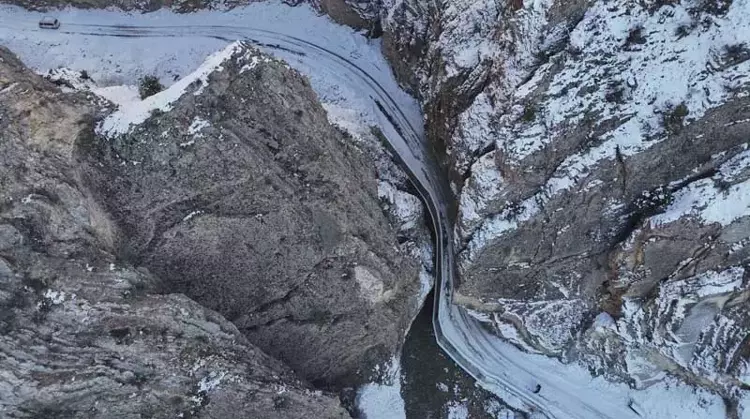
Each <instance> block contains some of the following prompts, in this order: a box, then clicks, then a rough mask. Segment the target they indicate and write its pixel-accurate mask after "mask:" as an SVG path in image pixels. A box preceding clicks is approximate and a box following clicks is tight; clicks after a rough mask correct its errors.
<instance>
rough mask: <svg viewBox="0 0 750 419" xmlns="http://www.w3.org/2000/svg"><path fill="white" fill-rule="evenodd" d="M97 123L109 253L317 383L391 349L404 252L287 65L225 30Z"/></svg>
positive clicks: (89, 166)
mask: <svg viewBox="0 0 750 419" xmlns="http://www.w3.org/2000/svg"><path fill="white" fill-rule="evenodd" d="M99 132H100V134H101V135H97V134H94V133H91V135H92V136H93V137H92V138H90V139H88V143H87V144H88V148H87V150H86V167H85V169H84V172H85V175H84V179H85V181H86V182H88V184H90V185H91V188H92V190H93V191H95V195H96V197H97V199H99V200H100V201H101V202H104V203H106V207H107V210H108V211H109V212H110V213H111V214H112V218H113V221H114V223H115V224H116V225H117V226H118V228H120V229H122V231H123V232H124V234H123V235H122V239H121V240H118V241H117V243H115V246H116V248H117V249H118V250H117V254H118V256H119V257H121V258H122V259H123V260H127V261H130V262H131V263H133V264H134V265H139V266H141V265H142V266H146V267H148V268H149V270H151V271H152V272H153V273H154V274H156V275H158V276H159V277H160V278H162V279H163V280H164V287H165V290H169V291H178V292H182V293H184V294H186V295H187V296H189V297H191V298H193V299H194V300H196V301H197V302H199V303H201V304H202V305H204V306H206V307H208V308H210V309H213V310H216V311H218V312H219V313H221V314H223V315H224V316H225V317H226V318H227V319H229V320H230V321H232V322H233V323H234V324H235V325H237V327H238V328H239V329H240V330H241V331H242V332H243V333H244V334H245V335H246V336H247V337H248V338H249V339H250V340H251V341H252V342H253V343H255V344H257V345H258V346H259V347H260V348H261V349H263V350H264V351H266V352H268V353H269V354H271V355H273V356H275V357H277V358H279V359H281V360H283V361H284V362H286V363H287V364H289V365H290V366H291V367H292V368H294V369H295V370H296V371H297V372H298V373H300V374H301V375H302V376H303V377H305V378H307V379H309V380H312V381H315V382H317V383H320V384H325V385H337V386H340V385H348V384H356V383H359V382H361V381H362V380H364V379H367V378H369V377H367V376H366V374H367V373H366V372H367V371H369V370H370V369H371V368H372V367H373V366H374V365H375V364H376V363H378V362H382V361H384V360H387V359H389V358H390V357H391V356H392V355H393V354H394V353H396V352H397V349H398V348H399V347H400V345H401V343H402V342H403V339H404V336H405V333H406V330H407V328H408V326H409V324H410V322H411V320H412V318H413V317H414V316H415V315H416V310H417V308H418V307H419V304H420V302H419V301H418V294H419V289H420V283H419V271H418V269H417V264H416V263H415V260H414V258H413V257H412V256H411V255H410V254H408V253H406V252H405V251H404V250H403V249H402V248H401V247H400V246H399V243H398V242H397V240H396V236H397V232H396V230H395V228H394V227H392V226H391V224H390V223H389V221H388V219H387V218H386V216H385V214H384V211H383V210H382V209H381V207H380V205H379V197H378V189H377V186H378V185H377V182H376V178H375V173H374V170H373V168H372V166H371V165H370V164H369V163H368V161H367V160H366V159H365V157H364V155H363V154H362V153H360V152H359V151H358V150H356V149H355V148H354V147H353V145H352V143H351V141H349V140H347V139H345V138H344V136H343V135H342V133H341V132H339V131H338V130H337V129H336V128H334V127H333V126H331V125H330V124H329V122H328V119H327V117H326V113H325V111H324V109H323V108H322V107H321V105H320V104H319V103H318V100H317V97H316V95H315V94H314V92H313V91H312V89H311V88H310V86H309V83H308V81H307V80H306V79H305V78H304V77H302V76H301V75H299V73H297V72H296V71H293V70H291V69H289V68H288V67H287V66H286V64H284V63H282V62H279V61H275V60H272V59H270V58H268V57H266V56H263V55H261V54H260V53H258V52H257V51H255V50H254V49H252V48H251V47H249V46H247V45H244V44H241V43H236V44H232V45H230V46H229V47H227V49H225V50H224V51H221V52H219V53H217V54H215V55H214V56H212V57H209V58H208V60H207V61H206V63H205V64H204V65H203V66H201V68H199V69H198V70H196V72H195V73H193V74H192V75H190V76H187V77H186V78H185V79H183V80H181V81H180V82H178V83H176V84H175V85H174V86H172V87H170V88H169V89H168V90H166V91H164V92H161V93H159V94H157V95H155V96H152V97H150V98H147V99H146V100H144V101H142V102H138V103H135V104H132V105H130V106H124V107H122V108H121V109H120V110H118V111H117V112H116V113H114V114H113V115H111V116H109V117H108V118H107V119H105V120H104V121H103V122H102V123H101V125H100V127H99ZM359 373H361V374H362V375H358V374H359Z"/></svg>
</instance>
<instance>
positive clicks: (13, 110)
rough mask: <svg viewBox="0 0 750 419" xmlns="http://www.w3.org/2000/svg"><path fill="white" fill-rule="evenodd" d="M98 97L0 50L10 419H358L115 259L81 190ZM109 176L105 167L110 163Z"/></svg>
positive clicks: (215, 317) (104, 218)
mask: <svg viewBox="0 0 750 419" xmlns="http://www.w3.org/2000/svg"><path fill="white" fill-rule="evenodd" d="M90 98H91V96H90V95H89V96H88V98H87V95H83V94H80V95H79V94H65V93H62V92H61V91H60V90H59V89H57V88H56V87H55V86H53V85H52V84H51V83H48V82H47V81H45V80H43V79H41V78H40V77H38V76H36V75H34V74H32V73H31V72H29V71H28V70H27V69H25V68H24V67H23V65H22V64H21V63H20V61H18V60H17V59H16V58H15V57H14V56H13V55H12V54H11V53H10V52H9V51H7V50H6V49H4V48H0V132H1V133H2V134H0V168H2V170H0V185H2V187H1V188H0V330H2V333H0V354H1V355H0V371H2V372H1V373H0V376H1V377H2V378H1V379H0V393H1V394H2V395H3V396H2V398H1V400H0V412H2V416H4V417H71V418H74V417H75V418H79V417H80V418H93V417H95V418H111V417H124V418H131V417H132V418H136V417H144V416H149V417H228V418H234V417H237V418H240V417H278V418H288V417H309V415H311V414H312V415H314V416H316V417H317V416H319V417H330V418H334V417H336V418H338V417H348V415H347V414H346V411H345V410H343V409H342V407H341V406H340V405H339V402H338V400H336V399H335V398H332V397H330V396H328V395H326V394H323V393H321V392H316V391H313V390H311V389H310V387H308V385H306V384H304V383H302V382H300V381H299V380H298V379H297V378H296V376H295V375H294V374H293V373H292V372H291V370H290V369H289V368H288V367H286V366H284V365H282V364H281V363H280V362H279V361H277V360H275V359H273V358H271V357H270V356H268V355H266V354H265V353H263V352H262V351H261V350H260V349H258V348H257V347H256V346H254V345H252V344H250V343H249V342H248V341H247V339H246V338H245V337H244V336H243V335H242V334H241V333H240V332H239V330H238V329H237V328H236V327H235V326H234V325H232V324H231V323H230V322H228V321H227V320H226V319H224V318H223V317H222V316H221V315H219V314H218V313H216V312H215V311H212V310H208V309H206V308H204V307H201V306H200V305H198V304H197V303H196V302H194V301H193V300H190V299H188V298H187V297H185V296H183V295H181V294H172V293H162V294H158V293H155V291H157V290H164V289H165V286H166V284H164V283H162V281H161V280H160V279H159V278H158V277H157V276H154V275H153V274H152V273H150V272H149V271H148V270H147V269H145V268H143V267H134V265H131V264H129V263H127V262H126V261H124V260H122V259H118V258H117V257H116V252H115V251H116V249H117V243H119V242H120V241H121V240H122V238H123V237H124V235H125V234H127V232H126V231H124V230H122V229H121V228H120V227H119V226H118V225H117V223H116V219H114V218H113V217H112V216H111V214H110V213H108V212H107V209H106V207H107V205H102V204H101V203H100V202H99V201H97V199H96V194H95V193H94V192H95V191H93V190H91V189H90V188H89V187H88V186H87V184H86V182H85V181H84V179H85V178H86V175H85V173H84V171H83V170H82V167H84V166H82V164H84V163H91V162H92V161H91V159H90V149H91V146H92V145H91V144H90V143H88V141H89V140H90V138H88V137H87V134H88V133H89V132H90V130H91V127H92V125H91V124H92V123H91V121H92V118H93V117H95V112H96V109H99V107H98V106H94V104H93V103H91V102H90V101H89V99H90ZM100 164H101V163H100Z"/></svg>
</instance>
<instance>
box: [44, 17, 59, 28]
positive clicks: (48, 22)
mask: <svg viewBox="0 0 750 419" xmlns="http://www.w3.org/2000/svg"><path fill="white" fill-rule="evenodd" d="M39 27H40V28H42V29H57V28H59V27H60V21H59V20H57V19H56V18H54V17H50V16H45V17H43V18H42V20H40V21H39Z"/></svg>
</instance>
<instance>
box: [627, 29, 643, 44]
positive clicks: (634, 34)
mask: <svg viewBox="0 0 750 419" xmlns="http://www.w3.org/2000/svg"><path fill="white" fill-rule="evenodd" d="M645 43H646V36H645V35H644V34H643V26H636V27H635V28H633V29H631V30H630V33H628V37H627V38H625V46H626V47H629V46H632V45H643V44H645Z"/></svg>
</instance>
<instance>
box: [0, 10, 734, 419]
mask: <svg viewBox="0 0 750 419" xmlns="http://www.w3.org/2000/svg"><path fill="white" fill-rule="evenodd" d="M55 16H56V17H57V18H58V19H60V21H61V22H62V27H61V28H60V30H58V31H49V30H40V29H38V27H37V22H38V20H39V19H40V18H41V17H42V14H40V13H34V12H28V11H25V10H23V9H21V8H18V7H12V6H0V43H1V44H3V45H5V46H7V47H8V48H10V49H11V50H12V51H14V52H15V53H16V54H18V55H19V57H20V58H21V59H22V60H23V61H24V62H25V63H26V64H27V65H29V66H31V67H32V68H34V69H36V70H37V71H39V72H47V71H49V70H51V69H55V68H57V67H68V68H70V69H72V70H77V71H80V70H86V71H87V72H88V73H89V75H90V76H91V77H92V78H93V79H94V81H95V82H96V87H95V88H92V91H94V92H97V93H99V94H101V95H102V96H105V97H109V98H111V99H113V100H114V101H115V102H118V103H119V104H120V106H121V108H120V111H121V112H127V109H138V106H140V107H141V108H142V107H143V106H146V105H148V106H152V107H157V106H158V107H162V106H168V103H169V100H174V99H172V98H171V97H166V96H162V97H161V99H163V100H164V101H163V102H159V103H152V104H144V103H142V102H140V101H139V100H138V99H137V97H135V95H134V94H133V89H132V88H127V87H122V86H123V85H126V86H127V85H133V84H135V83H136V81H137V79H138V78H139V77H141V76H144V75H147V74H155V75H157V76H159V77H160V78H161V79H162V82H164V83H165V84H175V82H176V83H177V86H176V87H179V83H180V82H178V81H177V80H179V79H180V78H181V76H184V75H187V74H189V73H191V72H194V71H195V70H196V69H197V68H199V67H200V66H201V63H203V62H204V61H205V60H206V59H207V58H208V57H209V56H210V55H211V54H213V53H215V52H216V51H219V50H222V49H223V48H225V47H226V46H227V45H228V44H230V43H231V42H232V41H235V40H238V39H249V40H252V41H255V42H256V43H259V44H261V46H262V47H264V49H265V50H267V51H269V52H271V53H273V54H274V55H276V56H278V57H280V58H283V59H285V60H287V61H288V62H289V64H290V65H291V66H292V67H294V68H296V69H298V70H299V71H301V72H302V73H304V74H306V75H308V76H309V78H310V80H311V83H312V86H313V88H314V89H315V90H316V92H317V93H318V95H319V97H320V99H321V101H322V102H323V103H324V104H325V106H326V108H327V109H329V110H331V109H336V110H337V111H336V112H330V113H329V118H331V119H332V122H337V123H339V124H340V125H342V126H345V127H363V126H369V125H379V126H380V127H381V129H382V130H383V132H384V134H385V135H386V137H387V138H388V140H389V141H390V142H391V145H392V146H393V147H394V149H395V150H396V151H397V153H398V154H399V155H400V156H401V158H403V160H404V161H405V163H406V165H407V167H408V168H409V170H410V171H411V172H412V174H413V176H414V178H415V179H416V180H417V183H418V184H419V188H420V190H421V193H422V194H423V198H425V200H426V202H428V208H429V210H430V212H431V214H432V216H433V219H434V223H435V228H436V231H438V233H439V234H438V241H437V242H438V243H437V246H436V251H437V252H438V255H439V257H438V272H439V273H440V282H439V286H440V293H439V295H440V297H439V298H438V299H437V300H436V310H437V311H436V322H435V326H436V331H437V335H438V336H439V343H440V345H441V346H442V347H443V348H444V349H445V350H446V352H447V353H448V354H449V355H450V356H451V357H452V358H453V359H455V360H456V362H457V363H458V364H459V365H461V366H462V367H463V368H465V369H466V370H467V371H468V372H469V373H470V374H472V375H473V376H474V377H475V378H477V380H478V381H479V382H480V384H481V385H482V386H484V387H485V388H487V389H489V390H491V391H493V392H495V393H497V394H498V395H499V396H501V397H503V399H504V400H505V401H506V402H508V403H509V404H511V405H512V406H514V407H516V408H520V409H523V410H526V411H528V412H530V413H531V416H532V417H548V418H570V419H587V418H592V419H594V418H596V419H599V418H613V419H620V418H638V417H641V418H658V419H670V418H680V419H682V418H722V417H724V406H723V402H722V400H721V398H720V397H718V396H715V395H713V394H710V393H707V392H704V391H699V390H695V389H693V388H691V387H687V386H684V385H681V384H679V383H677V382H672V381H670V380H668V379H665V380H664V381H663V382H661V383H658V384H655V385H653V386H652V387H650V388H648V389H647V390H633V389H630V388H629V387H628V386H626V385H624V384H613V383H609V382H607V381H605V380H604V379H601V378H592V377H591V376H590V375H589V373H588V372H587V371H586V370H585V369H583V368H581V367H579V366H576V365H563V364H561V363H559V362H558V361H556V360H553V359H550V358H546V357H544V356H540V355H530V354H527V353H524V352H522V351H520V350H518V349H517V348H515V347H514V346H513V345H511V344H508V343H506V342H503V341H501V340H500V339H499V338H498V337H496V336H495V335H493V334H491V333H489V332H487V331H486V330H485V328H484V326H483V325H482V324H481V322H479V321H478V320H477V319H475V318H474V317H472V316H470V315H469V314H468V313H467V312H466V310H464V309H462V308H460V307H458V306H454V305H451V304H449V302H450V298H451V293H452V280H453V278H452V274H453V266H454V261H453V256H452V255H453V248H452V245H453V238H452V231H453V227H452V226H451V225H449V223H448V221H447V220H448V219H449V218H448V217H447V216H446V214H447V210H446V207H445V205H444V202H446V201H445V199H444V197H445V196H446V195H445V194H446V193H447V186H446V185H447V183H446V182H444V181H443V180H441V178H440V176H439V175H438V174H437V173H436V171H435V165H434V164H432V162H431V160H430V159H429V157H428V156H429V153H427V152H426V151H425V150H427V149H428V148H427V145H426V144H425V143H424V141H423V138H424V136H423V133H422V124H423V119H422V116H421V113H420V110H419V106H418V105H417V103H416V101H414V100H413V99H412V98H411V97H409V96H408V95H407V94H406V93H404V92H403V91H402V90H401V89H400V88H399V87H398V84H397V83H396V81H395V80H394V78H393V76H392V75H391V72H390V69H389V67H388V65H387V63H386V62H385V60H384V59H383V57H382V54H381V52H380V43H379V42H378V41H372V40H367V39H366V38H364V37H363V36H361V35H360V34H358V33H356V32H355V31H353V30H351V29H349V28H346V27H343V26H339V25H336V24H334V23H332V22H331V21H330V20H328V19H327V18H326V17H323V16H319V15H317V14H316V13H315V11H313V10H312V9H311V8H309V7H307V6H300V7H296V8H290V7H288V6H286V5H283V4H282V3H280V2H275V1H274V2H265V3H254V4H252V5H249V6H247V7H242V8H238V9H234V10H231V11H226V12H221V11H200V12H195V13H191V14H184V15H181V14H174V13H172V12H169V11H167V10H161V11H157V12H153V13H148V14H140V13H124V12H120V11H114V10H106V11H94V10H86V11H84V10H76V9H65V10H61V11H59V12H56V13H55ZM216 57H217V56H213V57H212V58H216ZM214 64H215V63H214V62H212V61H209V62H208V63H207V65H208V66H209V67H211V66H213V65H214ZM219 64H220V63H219ZM212 68H214V67H212ZM197 73H201V72H200V71H198V72H197ZM97 89H98V90H97ZM170 90H172V89H170ZM174 90H175V91H176V90H177V89H174ZM376 101H377V103H378V104H379V105H380V106H378V105H377V104H376ZM131 106H136V108H130V107H131ZM386 112H387V115H386ZM123 115H124V114H123V113H120V116H123ZM128 115H129V117H132V118H133V119H127V118H125V119H121V120H118V121H119V122H123V121H130V122H137V120H138V115H139V114H137V115H136V114H128ZM115 117H117V116H115ZM394 123H396V124H397V125H398V129H397V128H396V127H394V125H393V124H394ZM198 125H200V121H198ZM127 126H128V125H127V124H120V123H118V124H114V123H113V124H112V126H111V127H110V128H111V129H118V130H119V129H127ZM198 129H199V127H196V130H198ZM105 131H106V129H105ZM399 131H400V132H401V133H399ZM393 368H394V371H397V368H396V367H395V366H394V367H393ZM537 384H539V385H541V391H540V392H539V393H538V394H536V393H534V392H533V391H532V389H534V388H535V387H536V385H537ZM399 398H400V395H399V391H398V387H397V384H396V383H394V385H393V386H376V385H372V386H367V387H366V388H365V389H364V390H363V391H361V392H360V397H359V398H358V399H359V407H360V409H362V410H363V413H364V414H365V415H366V417H367V418H368V419H376V418H388V419H391V418H398V417H404V416H405V414H404V412H403V401H402V400H399ZM454 410H455V411H454V412H452V414H453V416H454V417H461V409H460V407H457V408H456V409H454Z"/></svg>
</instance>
